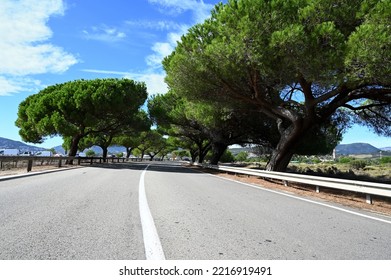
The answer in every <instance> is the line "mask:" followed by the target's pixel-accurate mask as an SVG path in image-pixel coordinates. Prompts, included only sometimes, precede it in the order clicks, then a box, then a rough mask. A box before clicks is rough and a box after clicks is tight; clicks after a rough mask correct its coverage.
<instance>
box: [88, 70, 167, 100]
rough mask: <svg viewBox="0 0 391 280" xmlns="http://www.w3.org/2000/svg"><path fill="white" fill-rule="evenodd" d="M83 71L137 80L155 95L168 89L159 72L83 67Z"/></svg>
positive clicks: (149, 92) (162, 75)
mask: <svg viewBox="0 0 391 280" xmlns="http://www.w3.org/2000/svg"><path fill="white" fill-rule="evenodd" d="M82 71H84V72H89V73H96V74H104V75H115V76H117V75H118V76H121V77H123V78H127V79H132V80H134V81H138V82H145V84H146V86H147V90H148V94H149V95H155V94H158V93H162V94H163V93H166V92H167V91H168V87H167V84H166V83H165V82H164V78H165V74H164V73H161V72H152V71H150V70H147V71H146V72H140V73H137V72H124V71H116V70H100V69H83V70H82Z"/></svg>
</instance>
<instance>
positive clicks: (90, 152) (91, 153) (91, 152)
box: [86, 150, 96, 157]
mask: <svg viewBox="0 0 391 280" xmlns="http://www.w3.org/2000/svg"><path fill="white" fill-rule="evenodd" d="M95 155H96V154H95V152H94V150H87V152H86V156H87V157H94V156H95Z"/></svg>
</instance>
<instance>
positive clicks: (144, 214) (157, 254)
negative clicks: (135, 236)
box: [138, 165, 166, 260]
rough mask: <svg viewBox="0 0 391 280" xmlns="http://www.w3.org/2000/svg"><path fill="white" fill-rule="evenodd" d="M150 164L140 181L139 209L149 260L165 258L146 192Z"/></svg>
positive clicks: (146, 253)
mask: <svg viewBox="0 0 391 280" xmlns="http://www.w3.org/2000/svg"><path fill="white" fill-rule="evenodd" d="M148 167H149V165H148V166H147V167H146V168H145V169H144V170H143V172H142V173H141V177H140V182H139V191H138V193H139V211H140V218H141V227H142V229H143V238H144V248H145V257H146V258H147V260H165V259H166V258H165V256H164V252H163V248H162V245H161V243H160V238H159V235H158V233H157V231H156V227H155V223H154V221H153V217H152V214H151V211H150V209H149V206H148V201H147V195H146V193H145V184H144V177H145V173H146V172H147V169H148Z"/></svg>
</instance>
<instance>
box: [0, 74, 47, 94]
mask: <svg viewBox="0 0 391 280" xmlns="http://www.w3.org/2000/svg"><path fill="white" fill-rule="evenodd" d="M42 88H43V85H42V84H41V81H39V80H35V79H31V78H28V77H13V78H7V77H4V76H0V96H7V95H12V94H15V93H18V92H21V91H24V92H38V91H39V90H41V89H42Z"/></svg>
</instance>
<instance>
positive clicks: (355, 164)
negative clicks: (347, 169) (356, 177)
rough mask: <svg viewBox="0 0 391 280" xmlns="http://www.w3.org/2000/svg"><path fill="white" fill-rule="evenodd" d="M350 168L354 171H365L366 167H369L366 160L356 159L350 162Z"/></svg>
mask: <svg viewBox="0 0 391 280" xmlns="http://www.w3.org/2000/svg"><path fill="white" fill-rule="evenodd" d="M350 166H351V168H353V169H364V167H365V166H367V162H366V161H365V160H360V159H356V160H352V161H351V162H350Z"/></svg>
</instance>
